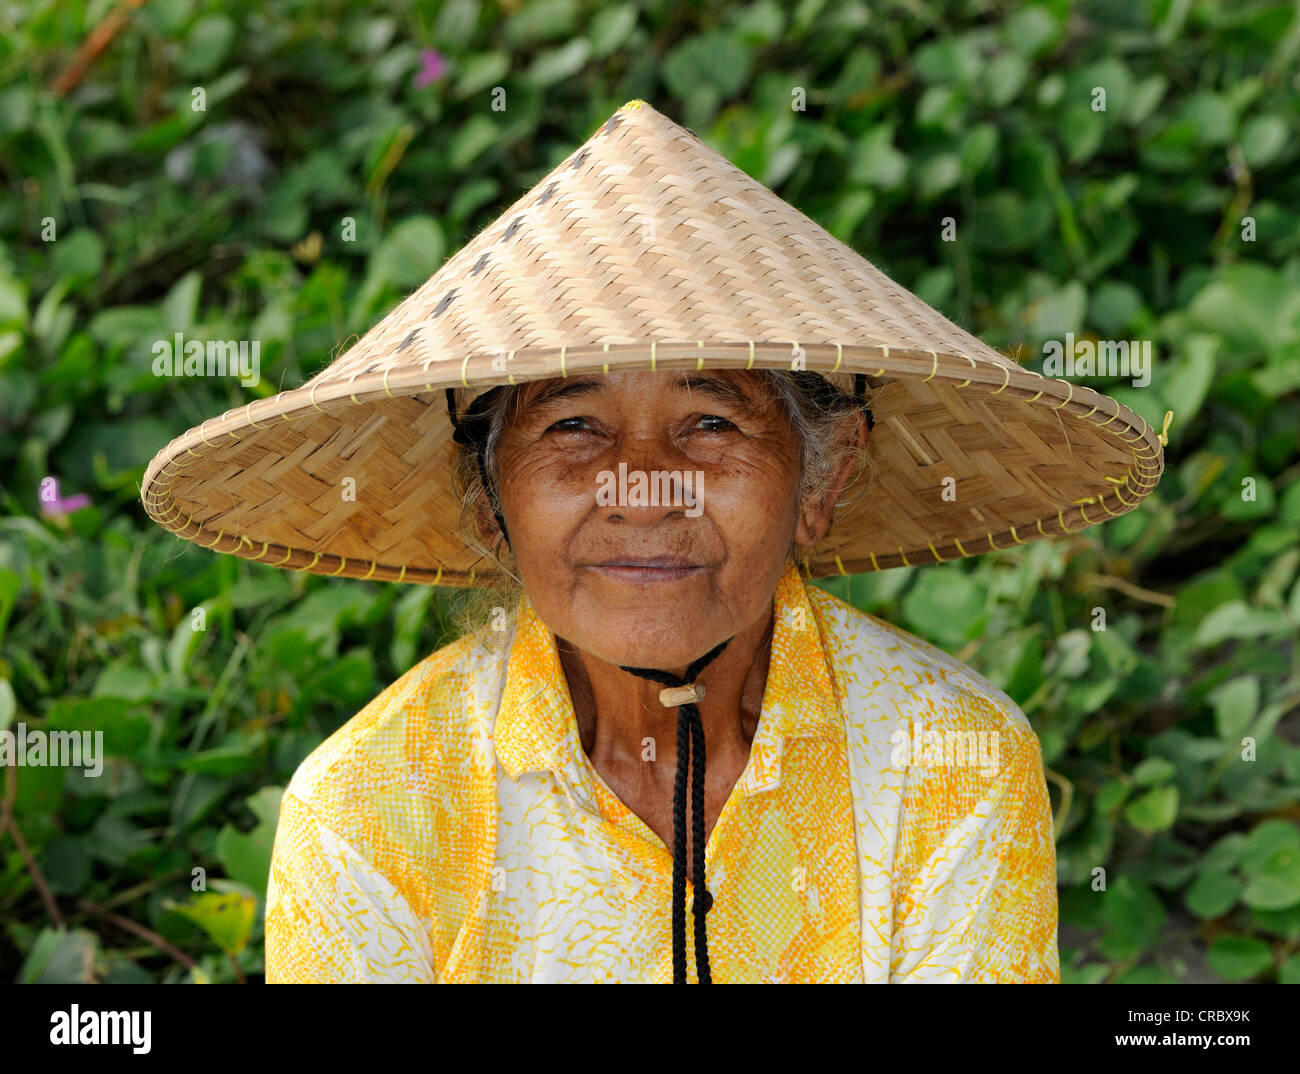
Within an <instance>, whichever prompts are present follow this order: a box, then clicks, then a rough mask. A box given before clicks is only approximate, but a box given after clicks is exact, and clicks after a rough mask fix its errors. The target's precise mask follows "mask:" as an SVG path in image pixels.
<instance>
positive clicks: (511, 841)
mask: <svg viewBox="0 0 1300 1074" xmlns="http://www.w3.org/2000/svg"><path fill="white" fill-rule="evenodd" d="M775 613H776V626H775V630H774V633H773V639H772V656H771V661H770V668H769V671H768V678H767V684H766V687H765V691H764V694H763V702H762V710H761V714H760V718H759V722H758V726H757V729H756V732H755V735H754V740H753V743H752V745H751V748H750V755H749V760H748V763H747V765H746V767H745V770H744V772H743V774H742V775H741V777H740V780H739V781H738V782H737V783H736V786H735V788H734V790H733V791H732V793H731V796H730V798H729V799H728V801H727V803H726V805H725V807H724V809H723V811H722V814H721V816H720V817H719V818H718V821H717V825H716V827H715V828H714V830H713V832H712V833H711V835H710V837H709V840H708V844H707V849H706V857H705V861H706V870H707V876H708V880H709V889H710V891H711V892H712V893H713V897H714V905H713V909H712V910H711V911H710V912H709V915H708V929H709V956H710V962H711V965H712V972H713V979H714V981H716V982H727V981H751V982H764V981H765V982H782V981H868V982H886V981H893V982H903V981H1043V982H1055V981H1058V980H1059V979H1060V971H1059V965H1058V955H1057V947H1056V855H1055V846H1054V840H1053V830H1052V813H1051V805H1050V803H1049V800H1048V797H1047V786H1046V783H1045V781H1044V777H1043V766H1042V759H1041V753H1040V748H1039V744H1038V739H1037V738H1036V736H1035V735H1034V733H1033V731H1032V730H1031V729H1030V727H1029V724H1028V723H1027V722H1026V720H1025V716H1024V714H1023V713H1022V712H1021V711H1020V709H1019V708H1018V707H1017V706H1016V704H1015V702H1013V701H1012V700H1011V699H1010V698H1009V697H1007V696H1006V694H1004V693H1002V692H1001V691H1000V690H998V689H997V688H996V687H994V686H992V685H991V684H990V683H989V682H988V681H987V680H985V679H984V678H982V677H981V676H979V675H977V674H976V673H975V672H973V671H972V670H971V669H969V668H967V667H966V666H965V665H963V664H961V663H959V662H958V661H956V660H954V659H953V658H952V657H951V656H949V655H947V654H946V653H944V652H942V651H941V650H939V649H936V648H934V647H933V646H931V645H928V644H926V643H925V642H922V641H920V640H919V639H917V638H915V637H913V636H912V635H910V634H908V633H907V632H905V631H903V630H901V629H899V628H898V627H895V626H892V625H890V624H888V623H886V622H884V621H882V620H880V619H877V618H875V617H874V616H871V615H868V614H865V613H863V612H860V611H857V610H856V609H854V608H852V607H851V606H849V605H848V604H846V603H844V602H843V601H840V600H838V599H837V598H835V597H833V596H831V595H830V594H829V593H827V592H826V591H824V590H822V589H820V588H818V587H816V586H813V585H808V584H805V582H804V581H803V579H802V578H801V577H800V575H799V573H798V572H797V570H796V569H795V567H794V565H793V564H789V565H787V567H786V570H785V573H784V575H783V576H782V578H781V581H780V584H779V586H778V589H777V593H776V597H775ZM671 880H672V854H671V852H670V851H669V849H668V848H667V847H666V846H665V845H664V844H663V842H662V841H661V840H660V839H659V838H658V836H656V835H655V834H654V832H653V831H651V830H650V828H649V827H648V826H647V825H646V824H645V823H644V822H643V821H641V820H640V819H639V818H638V817H637V816H636V815H635V814H634V813H632V812H631V811H630V810H629V809H628V808H627V807H626V806H624V805H623V804H622V802H620V801H619V799H618V798H617V797H615V795H614V794H613V792H612V791H610V789H609V788H608V787H607V786H606V785H605V783H604V781H603V780H602V779H601V777H600V776H599V775H598V774H597V772H596V771H595V769H594V768H593V767H592V765H591V762H590V760H589V759H588V758H587V755H586V754H585V752H584V751H583V749H582V746H581V744H580V742H579V739H578V732H577V724H576V721H575V717H574V713H573V707H572V703H571V701H570V697H569V692H568V689H567V686H566V684H565V679H564V675H563V672H562V670H561V666H560V662H559V656H558V653H557V651H556V648H555V641H554V637H553V635H552V634H551V633H550V632H549V631H548V630H547V629H546V627H545V625H544V624H543V623H542V622H541V621H540V620H539V619H538V617H537V615H536V613H535V612H534V610H533V609H532V607H531V605H530V604H529V603H528V601H527V599H526V598H525V599H524V600H523V602H522V603H521V606H520V610H519V613H518V615H517V616H516V617H513V618H512V619H511V620H510V621H508V622H507V623H506V629H505V630H504V631H501V630H493V629H491V627H490V626H489V627H487V628H485V629H484V630H482V631H480V632H478V633H477V634H474V635H471V636H469V637H466V638H462V639H461V640H459V641H457V642H455V643H453V644H451V645H448V646H446V647H445V648H443V649H440V650H439V651H438V652H436V653H434V654H433V655H432V656H429V657H428V658H426V659H425V660H423V661H422V662H421V663H419V664H417V665H416V666H415V667H414V668H412V669H411V670H410V671H409V672H408V673H407V674H406V675H404V676H403V677H402V678H401V679H399V680H398V681H397V682H395V683H394V684H393V685H391V686H390V687H388V688H387V689H386V690H384V692H383V693H382V694H380V695H379V696H378V697H377V698H376V699H375V700H374V701H373V702H371V703H370V704H369V705H367V706H366V708H365V709H364V710H362V712H360V713H359V714H358V715H357V716H356V717H354V718H353V719H352V720H350V721H349V722H348V723H347V724H346V725H344V726H343V727H342V728H340V729H339V731H338V732H336V733H335V734H334V735H333V736H331V737H330V738H329V739H328V740H327V741H326V742H324V743H323V744H322V745H321V746H320V747H319V748H318V749H317V750H316V751H315V752H314V753H313V754H312V755H311V756H310V757H308V758H307V760H306V761H304V762H303V764H302V765H301V767H300V768H299V769H298V771H297V772H296V773H295V774H294V777H293V780H292V781H291V783H290V785H289V787H288V789H287V790H286V791H285V794H284V800H283V804H282V806H281V810H280V822H279V828H278V830H277V832H276V838H275V851H274V858H273V861H272V865H271V878H270V884H269V887H268V891H267V910H266V978H267V980H268V981H269V982H287V981H354V982H358V981H409V982H433V981H641V982H664V983H668V982H670V981H671V980H672V965H671V961H672V942H671V932H672V930H671V908H672V894H671ZM690 906H691V887H690V884H689V881H688V884H687V914H688V918H687V921H688V924H687V929H686V942H687V960H686V965H687V973H688V975H689V977H690V979H691V981H694V980H695V961H694V953H693V951H692V944H691V941H692V930H691V928H690V925H689V921H690V917H689V914H690Z"/></svg>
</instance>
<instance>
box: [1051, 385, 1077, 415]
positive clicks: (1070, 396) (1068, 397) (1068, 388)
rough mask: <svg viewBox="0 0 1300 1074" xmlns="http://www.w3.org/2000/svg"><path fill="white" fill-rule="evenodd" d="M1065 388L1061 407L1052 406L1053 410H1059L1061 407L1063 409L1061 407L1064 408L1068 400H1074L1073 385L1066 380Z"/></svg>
mask: <svg viewBox="0 0 1300 1074" xmlns="http://www.w3.org/2000/svg"><path fill="white" fill-rule="evenodd" d="M1065 388H1066V396H1065V402H1064V403H1062V404H1061V406H1054V407H1052V409H1053V410H1060V409H1061V407H1063V406H1065V405H1066V404H1068V403H1069V402H1070V400H1071V399H1073V398H1074V385H1073V384H1071V383H1070V382H1069V381H1068V380H1067V381H1066V382H1065Z"/></svg>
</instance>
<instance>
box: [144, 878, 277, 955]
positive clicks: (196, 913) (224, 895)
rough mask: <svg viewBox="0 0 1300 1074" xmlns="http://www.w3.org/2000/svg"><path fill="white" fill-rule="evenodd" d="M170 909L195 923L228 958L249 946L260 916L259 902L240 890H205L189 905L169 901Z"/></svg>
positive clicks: (167, 903)
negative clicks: (257, 916) (254, 920)
mask: <svg viewBox="0 0 1300 1074" xmlns="http://www.w3.org/2000/svg"><path fill="white" fill-rule="evenodd" d="M165 905H166V907H167V909H169V910H174V911H175V912H176V913H178V914H180V915H181V916H182V917H184V918H186V919H187V920H189V921H192V922H194V924H196V925H198V927H199V928H201V929H202V930H203V931H204V932H206V933H207V934H208V935H209V936H210V937H211V938H212V939H213V940H214V941H215V942H216V944H217V946H218V947H220V948H221V949H222V950H223V951H225V952H226V953H227V954H229V955H237V954H239V952H241V951H242V950H243V949H244V948H245V947H247V946H248V937H249V935H250V934H251V933H252V931H253V919H254V918H255V917H256V915H257V899H256V898H254V897H253V896H252V895H249V894H245V893H242V892H239V891H225V892H220V891H205V892H203V893H202V894H200V895H197V896H195V897H194V898H193V899H191V900H190V901H189V902H187V903H175V902H173V901H171V900H168V901H167V902H166V903H165Z"/></svg>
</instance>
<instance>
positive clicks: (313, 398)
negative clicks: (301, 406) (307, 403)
mask: <svg viewBox="0 0 1300 1074" xmlns="http://www.w3.org/2000/svg"><path fill="white" fill-rule="evenodd" d="M319 387H320V382H319V381H312V385H311V391H310V392H308V393H307V398H308V399H309V400H311V405H312V406H314V407H316V409H317V410H320V407H318V406H316V389H317V388H319ZM320 412H321V413H322V414H324V413H325V411H323V410H320Z"/></svg>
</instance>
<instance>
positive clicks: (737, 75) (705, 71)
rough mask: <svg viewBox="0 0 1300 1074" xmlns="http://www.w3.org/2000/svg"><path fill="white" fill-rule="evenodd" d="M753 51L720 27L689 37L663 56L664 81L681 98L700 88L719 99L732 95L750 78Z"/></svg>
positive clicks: (684, 98)
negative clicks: (708, 90)
mask: <svg viewBox="0 0 1300 1074" xmlns="http://www.w3.org/2000/svg"><path fill="white" fill-rule="evenodd" d="M750 63H751V60H750V53H749V49H747V48H746V47H745V46H744V44H743V43H742V42H741V41H740V40H739V39H737V38H736V37H734V36H732V35H731V34H729V33H726V32H724V31H721V30H717V31H711V32H709V33H704V34H700V35H699V36H697V37H691V38H688V39H687V40H686V41H684V42H682V43H681V44H680V45H677V46H676V47H675V48H673V49H672V51H670V52H669V53H668V55H667V56H666V57H665V58H664V61H663V66H662V68H661V72H662V74H663V79H664V84H665V85H667V87H668V89H669V91H670V92H671V93H672V94H673V96H674V97H676V98H678V99H679V100H683V101H684V100H686V99H687V98H689V97H691V96H692V95H693V94H695V93H696V92H697V91H698V90H700V89H701V88H708V89H712V90H713V91H714V92H715V93H716V94H717V95H718V97H719V98H720V99H725V98H728V97H733V96H735V95H736V94H737V93H739V92H740V90H741V89H742V88H743V87H744V85H745V83H746V82H748V81H749V71H750Z"/></svg>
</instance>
